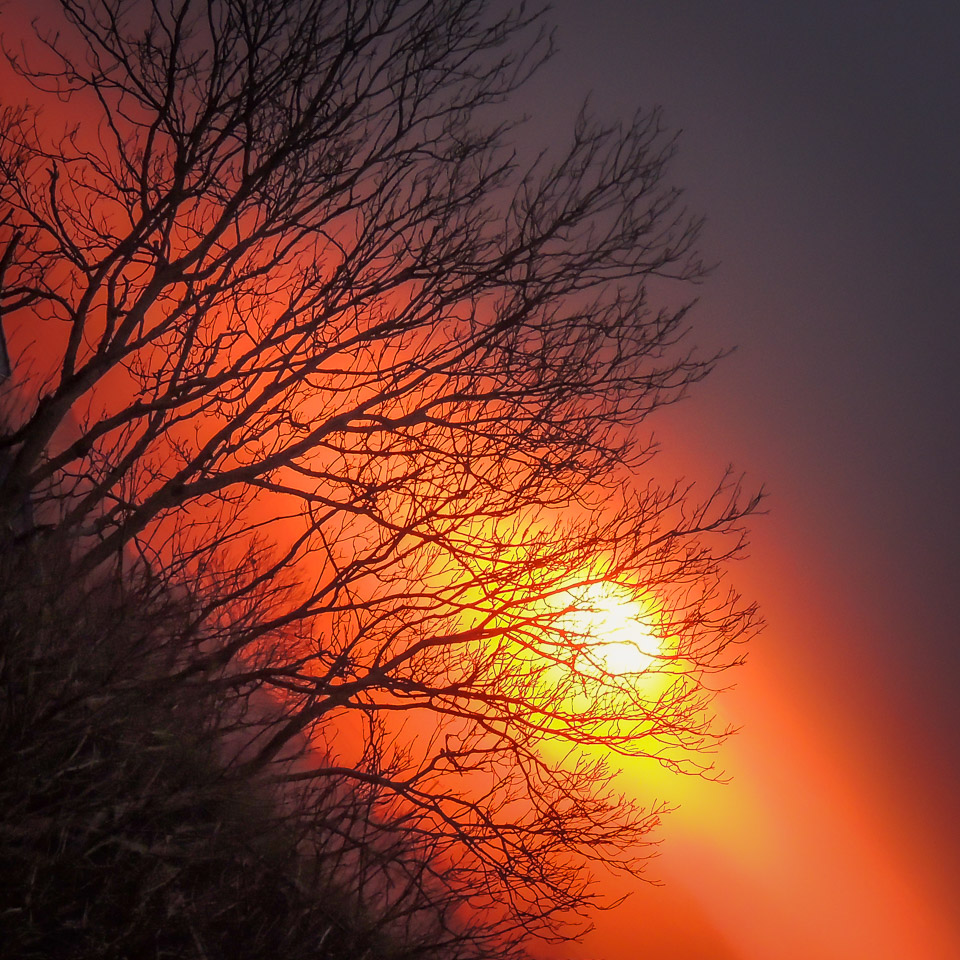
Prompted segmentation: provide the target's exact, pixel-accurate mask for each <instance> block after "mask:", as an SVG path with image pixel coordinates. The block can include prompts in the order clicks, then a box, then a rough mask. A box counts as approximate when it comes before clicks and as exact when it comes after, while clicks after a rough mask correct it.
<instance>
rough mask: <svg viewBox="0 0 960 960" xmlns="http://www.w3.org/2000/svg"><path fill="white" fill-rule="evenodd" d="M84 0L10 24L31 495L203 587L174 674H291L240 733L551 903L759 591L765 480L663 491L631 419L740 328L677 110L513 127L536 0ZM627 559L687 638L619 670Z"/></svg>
mask: <svg viewBox="0 0 960 960" xmlns="http://www.w3.org/2000/svg"><path fill="white" fill-rule="evenodd" d="M59 7H60V11H61V13H62V23H59V24H57V25H56V26H50V25H49V24H42V25H40V26H39V27H38V37H37V38H35V39H34V40H32V41H31V42H30V43H27V42H26V41H24V45H23V46H22V47H21V45H20V44H19V42H18V39H17V38H10V37H7V38H6V44H7V51H8V57H9V58H10V60H11V63H12V64H13V65H14V66H15V68H16V69H17V70H18V71H19V73H20V74H21V75H22V76H23V77H25V78H27V79H28V80H29V81H30V82H31V83H32V84H33V88H34V91H35V92H34V94H33V95H32V98H31V103H30V104H8V105H6V107H5V113H4V118H3V129H2V134H0V136H2V141H0V172H2V179H0V204H2V211H0V216H2V217H3V220H2V227H0V229H2V231H3V236H2V238H0V240H2V247H0V249H3V250H5V251H6V253H5V254H4V255H3V263H4V266H5V275H4V277H3V278H2V282H3V286H2V299H0V308H2V318H3V321H4V323H5V325H6V327H5V329H6V333H7V336H8V339H9V344H10V352H11V355H12V356H13V357H14V362H15V364H16V366H17V370H18V371H21V372H22V371H29V377H27V376H26V374H23V373H21V376H20V380H21V385H20V387H19V397H20V398H21V400H22V402H23V403H24V404H25V407H24V409H23V410H22V412H21V414H20V416H19V418H18V420H17V421H16V424H15V426H14V427H13V428H11V429H9V430H8V431H6V433H5V435H4V436H3V437H2V439H0V448H2V449H3V451H4V456H5V460H6V462H7V463H8V468H7V469H6V470H5V473H4V475H3V478H2V483H0V490H2V499H0V504H2V505H0V509H2V510H4V511H6V512H7V514H8V521H7V522H8V524H9V523H12V521H11V520H10V517H11V516H12V512H13V511H15V510H17V509H19V507H18V505H22V503H23V498H24V497H25V496H30V497H32V498H33V500H34V501H35V502H36V503H37V504H38V511H39V515H38V524H37V529H36V532H35V534H34V535H35V536H36V537H42V536H43V535H44V530H45V529H55V530H56V531H57V534H58V536H60V537H63V536H64V535H67V536H69V537H70V538H72V541H73V542H74V543H75V544H76V551H77V554H78V556H77V563H78V565H79V569H80V570H81V572H82V573H84V574H92V573H93V572H95V571H103V570H105V569H108V568H109V567H111V565H112V566H116V565H118V564H120V565H127V566H128V567H131V566H132V568H133V571H132V573H131V575H133V576H136V577H138V578H140V580H141V581H142V582H150V581H151V578H153V580H155V581H156V583H158V584H161V585H162V589H163V590H170V589H177V590H180V591H182V592H184V593H188V594H189V595H190V596H191V597H193V598H194V601H193V603H194V606H193V615H192V618H191V621H190V629H189V631H186V632H185V633H184V636H188V638H189V641H184V643H183V644H181V646H180V647H178V653H177V658H176V662H175V663H174V664H172V665H171V668H170V669H171V670H172V671H173V679H174V680H175V681H176V682H187V681H190V682H197V681H198V678H199V679H202V680H203V682H205V683H208V684H212V685H216V686H217V687H218V689H222V690H225V691H226V690H229V691H233V693H234V695H235V696H237V697H238V698H240V699H243V698H249V697H250V696H251V695H252V692H253V691H258V690H264V689H266V690H269V691H271V695H272V696H273V697H274V698H275V699H274V702H275V703H276V704H277V710H276V712H275V714H274V715H273V716H272V717H271V720H270V722H269V723H268V724H264V723H261V722H254V723H252V724H251V726H250V728H249V731H248V734H247V736H246V738H245V740H244V742H243V745H242V749H238V750H237V751H236V755H235V758H234V761H235V763H236V765H238V766H239V767H242V768H243V769H244V770H246V771H255V772H261V773H262V774H263V775H264V776H268V777H270V776H272V777H276V778H280V779H283V780H284V782H286V783H287V784H288V787H289V789H291V790H292V789H294V787H295V786H296V785H300V786H301V787H305V785H309V784H314V785H317V786H315V789H318V790H322V789H325V788H324V787H322V784H324V783H327V782H334V781H335V782H338V783H340V782H343V781H344V779H346V780H350V781H353V782H354V783H355V784H358V785H359V787H358V789H360V788H362V789H365V790H372V791H373V794H372V795H375V797H376V800H375V802H374V801H373V800H371V803H373V805H374V807H375V808H376V810H375V811H374V810H371V813H370V817H369V818H368V819H367V822H368V823H378V822H380V821H381V819H382V822H383V823H390V824H393V825H394V827H396V828H397V829H401V828H402V830H403V831H405V832H406V833H407V835H408V836H413V837H420V838H423V846H422V848H421V851H422V852H425V851H429V860H430V864H431V867H430V869H431V870H432V871H433V872H434V873H435V878H434V879H433V880H431V881H430V882H431V883H434V882H435V883H436V889H437V890H440V889H442V890H443V891H444V893H443V895H442V897H445V898H446V900H445V901H444V902H446V903H452V902H454V900H460V901H462V902H463V904H464V905H465V908H466V909H468V910H469V911H470V912H471V914H472V915H473V916H481V917H485V918H487V920H488V921H489V922H490V923H492V924H494V926H497V925H498V926H497V928H498V929H499V930H500V931H501V932H503V933H504V934H505V935H507V936H513V937H514V938H517V937H520V936H523V935H525V934H526V933H535V934H542V935H563V934H564V933H565V932H567V931H568V930H569V928H568V927H566V926H565V923H566V921H567V920H569V919H570V918H571V917H572V916H576V915H578V914H581V913H582V912H583V910H584V908H586V907H587V906H588V905H589V904H590V903H591V902H592V900H593V890H592V887H591V884H590V871H589V864H590V862H591V861H595V862H603V863H613V864H619V865H621V866H623V867H625V868H628V869H637V868H638V867H639V854H638V847H637V843H638V841H641V840H642V839H643V838H644V836H645V835H646V833H647V832H648V831H649V829H650V828H651V827H652V826H653V825H654V823H655V822H656V819H657V811H656V810H644V809H641V808H639V807H637V806H636V805H634V804H632V803H631V802H629V801H627V800H625V799H624V798H622V797H620V796H618V795H617V793H616V791H615V789H614V784H613V773H614V771H613V768H612V767H611V766H610V765H609V757H611V756H615V755H616V754H623V755H640V756H653V757H657V758H659V759H661V761H662V762H664V763H667V764H673V765H677V766H686V765H688V764H693V765H694V766H696V764H697V763H698V761H697V750H698V749H700V748H702V747H704V746H705V745H708V744H709V743H710V742H712V740H713V739H714V738H716V737H719V736H721V735H722V734H723V731H717V730H714V729H713V727H712V724H711V720H710V715H709V710H708V703H709V699H710V696H711V689H710V687H711V683H710V681H709V678H710V676H711V675H712V674H713V673H714V672H716V671H718V670H720V669H722V668H723V667H725V666H727V665H729V664H730V663H732V662H734V661H735V660H736V659H737V657H738V653H737V649H738V648H736V647H735V646H734V645H735V644H736V643H737V642H739V641H741V640H743V639H745V638H746V637H747V636H748V635H749V634H750V633H751V632H752V631H753V629H754V627H755V621H756V618H755V612H754V610H753V608H752V607H751V606H750V605H748V604H744V603H742V602H741V601H740V599H739V598H738V596H737V595H736V594H735V593H734V592H732V591H731V590H729V589H728V588H727V587H726V586H725V585H724V582H723V570H722V568H723V566H724V562H725V561H726V560H727V559H728V558H729V557H730V556H732V555H734V554H735V553H736V552H737V551H738V550H739V549H740V547H741V544H742V529H741V523H740V521H741V520H742V518H743V517H744V516H745V515H746V514H748V513H749V512H750V511H751V510H752V509H753V508H754V507H755V505H756V502H757V501H756V498H755V497H752V496H744V495H742V493H741V489H740V485H739V482H738V481H737V480H736V479H735V478H734V477H732V476H728V477H726V478H724V480H723V482H722V483H721V484H720V485H719V486H718V488H717V489H716V490H714V491H713V492H712V493H710V494H709V495H707V496H706V497H702V498H699V499H698V498H696V497H695V496H694V493H693V491H692V490H691V488H690V487H689V486H686V485H684V484H682V483H675V484H669V483H668V484H666V485H664V486H658V485H657V484H656V483H655V482H654V481H653V480H652V479H651V468H650V459H651V457H652V455H653V453H654V451H655V447H654V444H653V441H652V440H650V439H649V436H648V434H647V433H646V432H645V430H644V429H643V428H642V424H644V422H645V421H646V418H647V417H648V415H649V414H650V413H651V412H652V411H654V410H655V409H656V408H658V407H660V406H663V405H665V404H668V403H671V402H673V401H675V400H676V399H678V398H679V397H681V396H682V395H683V394H684V392H685V390H686V388H687V387H688V386H690V385H691V384H693V383H695V382H696V381H698V380H700V379H701V378H702V377H703V376H705V375H706V374H707V373H708V372H709V370H710V369H711V367H712V365H713V363H714V361H715V359H716V358H715V357H711V356H706V357H705V356H700V355H698V354H697V353H696V351H695V350H693V349H691V348H688V347H686V346H684V344H683V342H682V341H683V337H684V335H685V333H686V317H687V312H688V306H689V302H688V301H689V294H686V293H684V292H683V291H684V290H685V289H687V286H688V285H689V284H690V283H693V282H696V281H697V280H698V279H699V278H700V277H701V276H702V273H703V267H702V264H701V262H700V260H699V259H698V257H697V254H696V247H695V244H696V239H697V234H698V230H699V222H698V220H696V219H695V218H691V217H690V216H689V215H688V214H687V213H686V212H685V210H684V209H683V207H682V205H681V202H680V194H679V191H678V190H677V189H675V188H673V187H671V186H670V185H669V184H668V183H667V182H666V181H665V179H664V171H665V165H666V164H667V162H668V160H669V158H670V156H671V154H672V152H673V148H674V141H673V139H672V137H671V136H669V135H668V134H666V133H665V132H664V130H663V128H662V123H661V118H660V116H659V114H658V112H656V111H652V112H647V113H639V114H638V115H637V116H636V117H635V118H634V119H633V121H632V122H630V123H629V124H626V125H619V124H618V125H612V126H604V125H602V124H599V123H597V122H595V121H594V120H592V119H591V118H590V117H589V116H588V114H587V112H586V111H584V112H583V113H582V114H581V116H580V118H579V119H578V121H577V123H576V126H575V129H574V131H573V135H572V138H571V141H570V143H569V145H568V146H567V147H566V149H564V150H557V151H549V150H547V151H544V152H543V153H542V154H539V155H537V156H534V157H532V158H530V159H527V160H524V158H523V154H522V151H521V150H520V149H519V148H518V147H516V146H515V144H516V143H518V142H519V140H518V136H517V123H515V122H514V120H512V119H511V112H510V103H511V95H512V94H513V93H514V92H515V91H516V90H517V89H518V88H519V87H520V86H521V85H522V84H523V82H524V81H525V80H526V79H527V78H528V77H529V75H530V74H531V73H532V72H533V71H534V70H535V69H536V68H537V67H538V66H539V65H540V64H541V63H542V62H543V60H544V58H545V57H547V56H548V55H549V53H550V49H551V44H550V37H549V35H548V34H546V33H544V31H543V29H542V27H541V16H540V15H539V14H538V13H536V12H530V11H528V10H527V9H526V8H525V7H524V6H523V5H506V6H505V7H501V6H500V5H496V4H489V3H485V2H482V0H286V2H278V3H256V2H252V0H149V2H148V0H142V2H125V0H60V3H59ZM64 102H65V103H66V104H67V108H64V107H63V106H62V104H63V103H64ZM41 107H45V108H46V112H42V111H41V109H40V108H41ZM64 113H67V114H68V117H67V118H66V120H65V119H64V117H63V114H64ZM71 118H80V122H78V123H76V124H74V125H71ZM51 505H52V506H51ZM44 511H45V512H44ZM611 585H613V587H614V588H615V590H616V591H619V594H618V595H626V596H628V597H629V598H630V599H631V600H635V601H637V602H642V603H643V604H645V607H644V609H646V610H648V611H649V616H650V619H651V623H652V629H653V630H654V631H655V632H656V633H657V634H658V636H659V646H658V650H657V651H655V653H654V655H653V656H652V658H651V659H650V660H649V662H647V663H645V664H644V666H643V667H635V668H634V669H632V670H626V671H625V672H620V671H617V670H614V669H612V668H611V667H610V666H609V663H608V662H607V661H606V660H605V658H604V655H603V653H604V644H605V643H608V642H611V641H609V638H606V639H605V638H604V637H603V636H598V635H597V633H598V631H597V629H596V628H595V626H592V625H591V623H593V624H595V623H596V621H593V622H591V620H590V618H589V617H588V616H587V617H584V616H583V613H584V611H587V612H589V608H591V607H596V606H597V605H598V601H597V596H598V594H597V592H596V589H609V588H610V587H611ZM595 587H596V589H594V588H595ZM158 589H160V588H159V587H158ZM600 632H602V631H600ZM184 650H186V652H184ZM302 743H307V744H310V745H311V746H312V750H311V751H308V752H307V753H306V754H305V755H304V756H302V757H301V758H300V759H299V760H298V762H297V763H296V764H294V765H291V762H290V751H291V749H292V747H291V745H297V744H302ZM394 827H391V829H393V828H394ZM380 862H381V863H382V862H383V861H382V858H381V861H380ZM378 869H379V868H378ZM417 876H418V878H422V877H423V872H422V870H421V872H420V873H419V874H417ZM417 882H418V883H419V882H420V879H418V881H417ZM437 896H438V897H440V894H438V895H437Z"/></svg>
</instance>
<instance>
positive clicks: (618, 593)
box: [558, 582, 661, 675]
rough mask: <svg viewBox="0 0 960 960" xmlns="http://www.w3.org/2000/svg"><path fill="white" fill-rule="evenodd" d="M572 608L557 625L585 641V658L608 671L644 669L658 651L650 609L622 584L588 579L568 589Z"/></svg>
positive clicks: (655, 657) (659, 650) (637, 671)
mask: <svg viewBox="0 0 960 960" xmlns="http://www.w3.org/2000/svg"><path fill="white" fill-rule="evenodd" d="M565 599H566V600H568V601H569V602H570V603H571V604H572V605H573V606H574V607H575V609H574V610H572V611H571V612H569V613H566V614H564V616H563V617H562V618H561V620H560V622H559V624H558V626H560V627H561V629H564V630H569V631H570V632H571V633H574V634H577V635H580V636H582V637H583V638H584V639H585V640H586V641H587V643H588V646H587V648H586V651H585V654H586V658H587V660H588V661H589V662H590V663H592V664H593V665H595V666H596V667H599V668H600V669H602V670H603V671H604V672H606V673H610V674H617V675H619V674H627V673H643V672H644V671H646V670H648V669H649V668H650V666H651V665H652V664H653V663H654V662H655V660H656V659H657V658H658V656H659V655H660V652H661V642H660V638H659V637H658V636H657V635H656V633H655V631H654V629H653V627H652V626H651V620H652V616H651V613H652V611H650V610H647V609H645V607H644V605H643V604H642V603H640V602H638V601H636V600H634V599H632V598H631V597H630V596H629V595H628V594H627V592H626V590H625V589H624V588H622V587H619V586H617V585H616V584H612V583H606V582H596V583H591V584H588V585H586V586H582V587H577V588H575V589H573V590H570V591H568V592H567V595H566V598H565Z"/></svg>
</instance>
